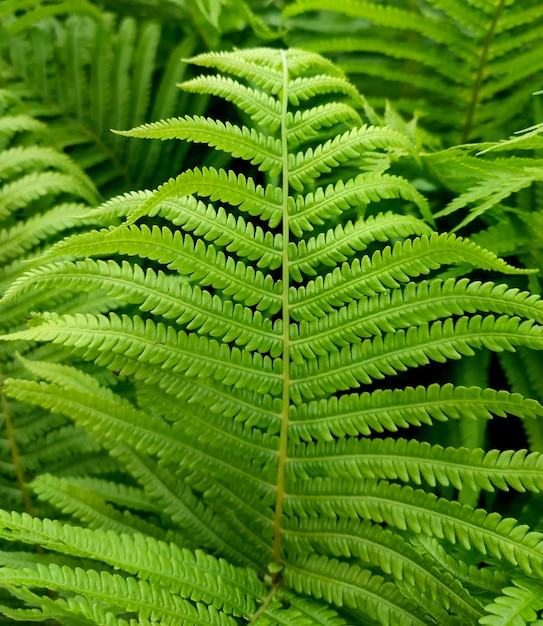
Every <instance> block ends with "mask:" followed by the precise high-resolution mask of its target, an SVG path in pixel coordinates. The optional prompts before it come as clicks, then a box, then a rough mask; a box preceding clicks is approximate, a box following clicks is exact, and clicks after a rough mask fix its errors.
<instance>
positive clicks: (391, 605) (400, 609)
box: [285, 555, 431, 626]
mask: <svg viewBox="0 0 543 626" xmlns="http://www.w3.org/2000/svg"><path fill="white" fill-rule="evenodd" d="M285 578H286V579H287V580H288V583H289V585H291V586H292V587H293V588H294V589H295V590H296V591H297V592H298V593H304V594H307V595H312V596H314V597H316V598H319V599H320V598H322V599H324V600H325V601H326V602H328V603H329V604H332V605H336V606H339V607H343V606H346V607H348V608H351V609H356V610H358V611H359V612H361V613H362V614H363V615H365V616H367V617H369V618H370V619H372V620H375V621H380V622H381V623H387V622H388V623H392V622H393V623H395V624H401V625H402V626H404V625H406V626H407V625H409V626H414V625H415V624H416V625H419V626H420V625H422V624H429V623H431V622H430V621H429V619H428V618H426V619H425V618H424V613H423V611H422V610H420V608H419V607H417V605H416V604H415V603H414V602H409V601H407V600H406V599H405V598H403V597H402V596H401V594H400V592H399V591H398V589H395V588H394V587H393V586H391V585H389V584H388V583H386V582H384V581H383V579H382V578H381V577H380V576H372V575H371V573H370V572H369V571H368V570H362V569H361V568H360V567H358V566H357V565H348V564H347V563H339V562H338V561H337V560H335V559H329V558H326V557H325V556H319V557H317V556H315V555H313V556H310V557H308V558H306V559H300V558H298V559H293V560H292V562H290V563H289V565H288V567H287V568H286V569H285Z"/></svg>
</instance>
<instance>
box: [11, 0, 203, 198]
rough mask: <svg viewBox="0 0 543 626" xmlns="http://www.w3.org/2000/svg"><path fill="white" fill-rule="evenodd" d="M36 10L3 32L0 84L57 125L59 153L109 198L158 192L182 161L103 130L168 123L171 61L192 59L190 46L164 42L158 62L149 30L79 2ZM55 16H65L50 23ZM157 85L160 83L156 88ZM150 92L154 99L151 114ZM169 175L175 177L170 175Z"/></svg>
mask: <svg viewBox="0 0 543 626" xmlns="http://www.w3.org/2000/svg"><path fill="white" fill-rule="evenodd" d="M10 4H15V5H21V1H20V0H17V2H15V3H10ZM37 4H38V6H37V7H36V9H35V11H29V12H27V13H25V14H23V15H22V16H21V17H19V18H18V19H16V20H15V21H10V20H8V18H7V17H6V18H5V19H4V20H2V22H1V23H0V28H2V31H3V32H4V35H3V36H2V45H1V46H0V58H1V59H2V69H1V70H0V74H1V75H2V77H3V80H4V82H5V83H6V84H7V86H8V87H9V88H11V89H13V90H15V91H17V92H19V93H21V92H22V93H24V94H25V99H26V100H27V101H28V103H29V104H28V108H29V109H31V108H33V109H34V110H36V111H38V112H39V113H38V114H39V115H40V116H42V115H43V118H44V119H46V120H47V122H48V123H49V124H54V127H55V140H56V141H57V145H58V146H61V147H69V148H70V154H71V156H72V158H74V160H75V161H77V162H78V163H79V164H80V165H81V166H83V167H84V168H85V169H86V171H87V172H88V173H89V174H90V176H91V177H92V179H93V180H94V182H95V183H96V184H97V185H98V186H99V187H100V188H101V189H102V190H105V191H106V194H108V193H112V192H113V193H114V192H115V191H116V190H117V189H119V188H121V189H122V188H123V187H126V185H127V184H129V181H130V182H131V185H130V186H132V187H134V188H136V187H137V186H140V185H143V184H145V183H149V182H151V181H153V179H154V183H155V184H156V183H158V182H159V180H161V177H162V176H163V174H162V173H159V172H164V171H167V169H168V164H169V163H171V162H172V160H175V159H176V158H177V159H182V156H183V151H179V150H175V149H173V148H174V146H171V147H168V148H162V149H161V148H160V146H158V145H155V146H154V147H153V148H152V149H151V150H149V151H145V150H143V146H138V145H136V143H135V142H133V143H131V144H128V143H126V142H123V141H122V140H120V138H117V137H115V136H112V135H111V133H110V131H109V128H110V127H111V126H114V127H116V128H119V129H124V128H129V127H130V126H135V125H138V124H142V123H144V122H146V121H148V120H150V119H152V117H151V116H152V115H157V116H161V117H162V116H165V117H169V116H171V115H173V114H174V113H175V112H176V108H177V105H178V103H179V93H178V92H177V90H176V88H175V83H176V82H179V81H180V80H182V79H183V76H184V66H183V65H180V64H179V63H178V59H179V58H180V57H182V56H186V55H188V54H191V53H192V52H193V51H194V45H195V42H194V38H193V37H190V36H189V37H185V38H184V40H183V42H182V43H181V44H180V45H179V44H178V43H177V41H176V42H175V44H174V43H172V42H170V41H168V42H167V44H166V38H165V37H163V43H164V44H166V45H165V48H166V56H165V57H163V56H162V55H161V54H159V52H158V44H159V41H160V39H161V34H160V33H161V28H160V26H159V25H158V24H156V23H151V22H145V21H140V23H137V22H136V20H135V19H133V18H131V17H127V18H125V19H123V20H119V21H118V22H117V21H116V20H115V18H114V16H112V15H111V14H106V13H104V12H102V11H101V10H100V9H99V8H98V7H97V6H96V5H95V4H94V3H91V2H86V1H85V0H78V2H74V3H71V4H70V3H58V5H55V4H46V3H44V2H41V3H37ZM32 5H33V6H34V5H36V3H32ZM55 7H56V10H53V9H55ZM78 7H79V9H81V7H87V8H88V9H91V11H90V14H89V11H88V10H87V11H85V12H86V13H87V15H86V16H85V15H77V14H76V13H78V12H81V11H78ZM18 8H20V9H23V8H24V7H22V6H20V7H18ZM61 13H68V14H70V15H69V16H68V17H67V18H66V19H64V18H62V17H58V18H57V19H54V18H51V17H49V18H48V15H49V16H53V15H60V14H61ZM14 27H16V28H15V30H14ZM170 56H171V58H168V57H170ZM163 59H164V60H163ZM157 78H158V83H157ZM162 78H163V79H164V81H167V82H162V84H161V79H162ZM153 83H155V85H153ZM155 88H157V89H158V97H157V99H156V102H155V104H154V106H153V107H152V106H151V92H152V90H153V92H154V90H155ZM170 172H171V173H172V174H174V173H176V170H175V169H172V168H171V166H170Z"/></svg>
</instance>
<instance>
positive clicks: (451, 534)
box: [285, 478, 543, 576]
mask: <svg viewBox="0 0 543 626" xmlns="http://www.w3.org/2000/svg"><path fill="white" fill-rule="evenodd" d="M291 489H292V492H291V493H292V495H289V497H288V499H287V500H286V501H285V513H286V514H287V515H289V516H290V515H292V516H297V515H307V516H310V517H312V516H318V515H323V516H325V517H336V516H339V517H347V518H353V519H356V518H357V517H362V518H369V519H372V520H374V521H375V522H386V523H387V524H390V525H391V526H393V527H395V528H397V529H398V530H401V531H405V530H407V529H409V530H410V531H412V532H414V533H415V534H417V533H424V534H427V535H433V536H435V537H437V538H439V539H446V540H447V541H449V542H450V543H457V542H458V543H459V544H460V545H463V546H465V547H468V546H469V548H474V549H476V550H478V551H479V552H480V553H481V554H483V555H486V554H491V555H493V556H496V557H498V558H503V559H505V560H507V561H509V563H512V564H513V565H516V566H519V567H520V568H521V569H522V571H524V572H525V573H526V574H532V573H534V574H535V575H537V576H540V575H541V570H542V567H543V560H542V544H541V538H542V536H541V535H540V534H539V533H536V532H531V531H529V529H528V527H527V526H522V525H517V523H516V520H514V519H512V518H502V517H501V516H500V515H499V514H498V513H491V514H488V513H486V512H485V511H484V510H482V509H472V508H471V507H469V506H468V505H461V504H459V503H458V502H451V501H448V500H445V499H439V498H437V497H436V496H435V495H434V494H429V493H425V492H424V491H422V490H414V489H412V488H411V487H409V486H405V487H400V486H399V485H395V484H390V483H386V482H378V481H371V480H357V481H355V480H352V479H329V478H324V479H322V478H315V479H313V481H310V483H307V484H305V485H304V489H303V492H304V493H303V494H297V493H295V492H296V487H295V484H292V487H291ZM392 499H393V500H394V502H395V505H394V506H392V507H391V504H390V502H391V500H392Z"/></svg>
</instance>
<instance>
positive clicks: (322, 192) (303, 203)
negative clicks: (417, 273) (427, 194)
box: [289, 174, 429, 237]
mask: <svg viewBox="0 0 543 626" xmlns="http://www.w3.org/2000/svg"><path fill="white" fill-rule="evenodd" d="M390 198H402V199H403V200H407V201H408V202H409V201H410V202H414V203H415V204H416V205H417V206H418V207H419V208H420V209H421V212H422V213H423V214H425V213H426V212H427V206H426V201H425V200H424V199H423V198H422V196H420V195H419V194H418V193H417V192H416V190H415V189H413V187H411V185H409V184H408V183H407V184H406V181H405V180H404V179H401V178H399V177H396V176H390V175H388V174H382V175H376V174H373V175H364V174H361V175H359V176H357V177H356V178H355V179H351V180H348V181H347V182H346V183H343V182H342V181H339V182H338V183H336V184H335V185H329V186H328V187H326V189H323V188H322V187H319V188H317V189H316V190H315V192H312V193H309V194H307V195H305V196H298V197H297V198H295V199H294V198H293V199H292V203H291V206H290V207H289V212H290V213H291V214H292V217H291V219H290V221H289V226H290V228H291V230H292V232H293V234H295V235H296V236H298V237H299V236H301V235H302V232H303V231H304V230H313V228H314V226H315V225H320V224H322V223H324V220H325V219H327V218H330V217H333V216H335V215H340V214H341V213H342V211H344V210H345V209H347V208H349V207H360V206H364V205H367V204H370V203H371V202H378V201H380V200H384V199H390ZM394 219H402V218H400V216H398V215H395V217H394ZM404 219H406V220H409V218H404ZM370 221H371V218H370ZM411 222H412V224H413V225H415V222H414V220H412V218H411ZM419 228H420V229H425V228H426V227H425V226H423V225H422V224H420V226H419ZM415 232H417V231H415ZM426 232H429V231H426Z"/></svg>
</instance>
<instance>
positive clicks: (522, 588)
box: [480, 578, 543, 626]
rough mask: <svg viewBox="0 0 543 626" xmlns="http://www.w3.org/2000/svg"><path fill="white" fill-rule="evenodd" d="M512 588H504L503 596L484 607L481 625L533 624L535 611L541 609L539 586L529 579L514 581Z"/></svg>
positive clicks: (535, 615) (535, 616)
mask: <svg viewBox="0 0 543 626" xmlns="http://www.w3.org/2000/svg"><path fill="white" fill-rule="evenodd" d="M512 582H513V584H514V586H513V587H505V589H503V595H502V596H500V597H498V598H496V600H495V601H494V602H493V603H492V604H489V605H488V606H486V607H485V609H486V611H487V613H490V615H485V616H484V617H482V618H481V620H480V623H481V624H488V625H489V626H505V625H506V624H508V625H509V624H510V625H511V626H517V625H518V626H524V624H527V623H535V622H534V620H536V618H537V615H538V614H537V611H540V610H541V609H542V608H543V605H542V602H541V584H540V583H539V582H536V581H535V580H532V579H530V578H522V579H514V580H513V581H512Z"/></svg>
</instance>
